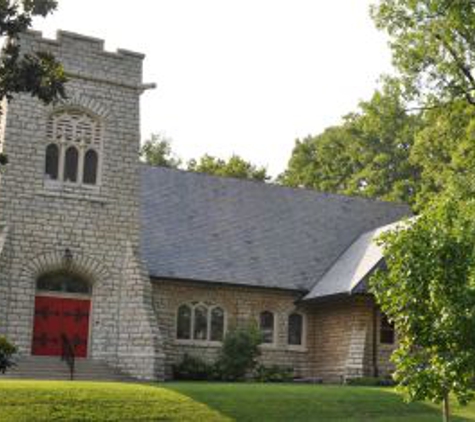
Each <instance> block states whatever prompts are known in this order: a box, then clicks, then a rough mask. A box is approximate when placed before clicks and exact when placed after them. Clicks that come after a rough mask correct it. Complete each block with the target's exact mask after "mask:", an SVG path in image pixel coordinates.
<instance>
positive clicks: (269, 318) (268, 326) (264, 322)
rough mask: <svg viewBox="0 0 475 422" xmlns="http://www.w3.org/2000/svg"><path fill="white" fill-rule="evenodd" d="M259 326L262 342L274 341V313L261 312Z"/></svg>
mask: <svg viewBox="0 0 475 422" xmlns="http://www.w3.org/2000/svg"><path fill="white" fill-rule="evenodd" d="M259 327H260V329H261V334H262V342H263V343H267V344H269V343H274V314H273V313H272V312H269V311H264V312H261V315H260V317H259Z"/></svg>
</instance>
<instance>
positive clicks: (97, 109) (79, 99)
mask: <svg viewBox="0 0 475 422" xmlns="http://www.w3.org/2000/svg"><path fill="white" fill-rule="evenodd" d="M71 109H75V110H81V111H84V112H85V113H87V114H93V115H95V117H97V118H99V119H101V120H106V119H107V118H108V117H109V116H110V110H109V108H108V107H107V106H106V105H105V104H103V103H101V102H100V101H98V100H96V99H95V98H91V97H88V96H85V95H82V94H78V93H74V92H73V93H72V94H69V96H68V98H66V99H65V100H62V101H61V102H59V103H57V104H55V105H54V106H52V107H51V108H49V109H48V114H51V113H57V112H59V111H62V110H71Z"/></svg>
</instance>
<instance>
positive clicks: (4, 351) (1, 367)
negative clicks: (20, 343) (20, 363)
mask: <svg viewBox="0 0 475 422" xmlns="http://www.w3.org/2000/svg"><path fill="white" fill-rule="evenodd" d="M16 352H17V348H16V347H15V346H14V345H13V344H11V343H10V342H9V341H8V340H7V339H6V338H5V337H3V336H0V373H1V374H4V373H5V372H6V371H7V370H8V369H9V368H11V367H12V366H14V365H15V362H14V361H13V355H14V354H15V353H16Z"/></svg>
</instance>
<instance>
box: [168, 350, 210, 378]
mask: <svg viewBox="0 0 475 422" xmlns="http://www.w3.org/2000/svg"><path fill="white" fill-rule="evenodd" d="M216 378H219V376H218V375H217V374H216V368H215V365H214V364H209V363H207V362H205V361H204V360H203V359H201V358H199V357H197V356H191V355H189V354H187V353H185V355H184V356H183V359H182V361H181V362H180V363H179V364H178V365H174V366H173V379H176V380H193V381H204V380H212V379H216Z"/></svg>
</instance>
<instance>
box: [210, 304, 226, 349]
mask: <svg viewBox="0 0 475 422" xmlns="http://www.w3.org/2000/svg"><path fill="white" fill-rule="evenodd" d="M223 337H224V310H223V309H222V308H220V307H219V306H217V307H215V308H213V309H212V310H211V333H210V340H211V341H223Z"/></svg>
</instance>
